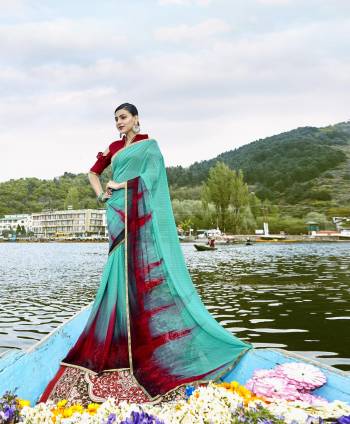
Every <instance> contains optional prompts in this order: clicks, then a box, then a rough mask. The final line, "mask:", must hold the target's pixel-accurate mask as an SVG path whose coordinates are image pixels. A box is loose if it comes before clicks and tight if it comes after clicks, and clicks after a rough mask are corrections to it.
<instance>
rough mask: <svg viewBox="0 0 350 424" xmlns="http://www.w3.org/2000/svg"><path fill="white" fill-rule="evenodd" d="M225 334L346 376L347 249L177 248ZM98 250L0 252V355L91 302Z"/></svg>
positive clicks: (349, 348)
mask: <svg viewBox="0 0 350 424" xmlns="http://www.w3.org/2000/svg"><path fill="white" fill-rule="evenodd" d="M182 247H183V251H184V253H185V257H186V261H187V264H188V266H189V269H190V272H191V275H192V277H193V280H194V282H195V284H196V287H197V289H198V291H199V293H200V295H201V297H202V299H203V301H204V303H205V305H206V306H207V308H208V309H209V311H210V312H211V313H212V314H213V315H214V316H215V318H216V319H217V320H218V321H220V322H221V324H222V325H224V326H225V327H226V328H227V329H229V330H230V331H232V332H234V333H235V334H237V336H238V337H240V338H241V339H244V340H247V341H249V342H250V343H252V344H253V345H254V346H256V347H279V348H286V349H289V350H292V351H298V352H301V353H302V354H304V355H308V356H310V357H318V358H319V359H322V361H324V362H326V363H327V364H329V365H334V366H338V367H340V368H342V369H347V370H349V369H350V331H349V329H350V325H349V324H350V322H349V320H350V303H349V300H350V262H349V251H350V244H346V243H338V244H335V243H332V244H326V243H325V244H312V245H307V244H293V245H290V244H255V245H253V246H244V245H234V246H218V250H216V251H209V252H197V251H195V250H194V248H193V245H192V244H184V245H182ZM106 260H107V244H94V243H92V244H63V243H62V244H60V243H47V244H16V243H6V244H5V243H2V244H0V267H1V273H0V287H1V292H2V293H1V298H2V300H1V304H0V352H1V351H3V350H7V349H9V348H22V347H28V346H29V345H31V344H32V343H34V342H35V341H36V340H39V339H40V338H41V337H43V335H44V334H47V333H48V332H50V331H52V329H53V328H55V327H56V326H57V325H59V324H60V323H62V322H64V321H65V320H66V319H67V318H69V317H70V316H71V315H72V314H73V313H74V312H76V311H78V310H79V309H80V308H81V307H82V306H83V305H85V304H87V303H88V302H89V301H91V300H92V299H93V297H94V294H95V292H96V288H97V286H98V283H99V279H100V275H101V272H102V268H103V266H104V264H105V262H106Z"/></svg>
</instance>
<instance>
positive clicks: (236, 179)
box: [230, 169, 252, 234]
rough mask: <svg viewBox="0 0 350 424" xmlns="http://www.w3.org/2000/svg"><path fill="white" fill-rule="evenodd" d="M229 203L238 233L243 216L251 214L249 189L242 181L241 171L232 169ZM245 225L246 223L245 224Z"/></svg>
mask: <svg viewBox="0 0 350 424" xmlns="http://www.w3.org/2000/svg"><path fill="white" fill-rule="evenodd" d="M230 204H231V206H232V208H231V209H232V224H233V231H234V233H235V234H239V233H240V232H241V230H242V227H243V221H244V218H245V217H247V216H248V215H252V213H251V210H250V208H249V189H248V184H247V183H245V182H244V178H243V171H242V170H241V169H240V170H239V171H237V172H236V171H233V183H232V189H231V197H230ZM245 226H246V225H245Z"/></svg>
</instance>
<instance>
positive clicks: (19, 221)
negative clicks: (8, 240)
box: [0, 213, 33, 234]
mask: <svg viewBox="0 0 350 424" xmlns="http://www.w3.org/2000/svg"><path fill="white" fill-rule="evenodd" d="M18 226H20V227H21V228H24V230H25V232H26V233H28V232H29V231H32V226H33V220H32V215H31V214H27V213H19V214H12V215H4V217H3V218H0V234H2V233H3V232H4V231H10V232H13V231H16V230H17V228H18Z"/></svg>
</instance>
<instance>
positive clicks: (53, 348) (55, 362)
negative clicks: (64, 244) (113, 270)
mask: <svg viewBox="0 0 350 424" xmlns="http://www.w3.org/2000/svg"><path fill="white" fill-rule="evenodd" d="M90 310H91V306H90V305H89V306H88V307H86V308H84V309H82V310H81V311H80V312H79V313H78V314H76V315H75V316H73V317H72V318H71V319H70V320H68V321H67V322H66V323H64V324H62V325H61V326H60V327H58V328H56V329H55V330H54V331H53V332H52V333H50V334H48V335H47V336H46V337H45V338H44V339H43V340H41V341H40V342H38V343H37V344H36V345H34V346H33V347H31V348H30V349H28V350H27V351H15V352H12V351H11V352H9V353H7V354H6V353H5V354H4V355H2V356H1V357H0V396H1V395H2V394H3V393H4V392H5V391H6V390H11V391H16V393H17V395H18V396H19V397H20V398H22V399H28V400H30V401H31V404H32V405H34V404H35V403H36V402H37V401H38V399H39V398H40V395H41V394H42V392H43V391H44V389H45V388H46V386H47V384H48V383H49V382H50V381H51V379H52V378H53V377H54V376H55V374H56V372H57V371H58V369H59V365H60V361H61V360H62V358H64V357H65V356H66V354H67V353H68V351H69V350H70V348H71V347H72V346H73V345H74V344H75V342H76V340H77V339H78V337H79V335H80V333H81V332H82V330H83V328H84V326H85V324H86V322H87V319H88V316H89V313H90ZM294 361H298V362H307V363H312V364H314V365H316V366H317V367H319V368H320V369H322V371H323V372H324V373H325V375H326V376H327V384H325V385H324V386H323V387H321V388H320V389H318V390H315V392H314V393H315V394H318V395H320V396H323V397H325V398H326V399H328V400H335V399H338V400H342V401H344V402H348V403H350V375H349V374H347V373H345V372H344V371H340V370H338V369H336V368H333V367H330V366H328V365H325V364H322V363H321V362H318V361H314V360H310V359H308V358H305V357H303V356H301V355H296V354H294V353H292V352H288V351H286V350H282V349H252V350H250V351H248V352H247V353H246V354H245V355H244V356H243V357H242V358H241V360H240V361H239V363H238V364H237V365H236V367H235V368H234V369H233V370H232V371H231V372H229V373H228V374H226V375H225V376H224V377H223V378H222V380H223V381H233V380H235V381H238V382H239V383H240V384H245V383H246V381H247V380H248V379H249V378H251V377H252V375H253V372H254V370H256V369H259V368H267V369H270V368H273V367H274V366H275V365H277V364H281V363H284V362H294Z"/></svg>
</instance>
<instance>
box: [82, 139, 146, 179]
mask: <svg viewBox="0 0 350 424" xmlns="http://www.w3.org/2000/svg"><path fill="white" fill-rule="evenodd" d="M147 138H148V134H136V136H135V138H134V140H133V143H135V142H136V141H140V140H146V139H147ZM125 141H126V136H125V135H124V136H123V138H122V139H120V140H116V141H113V143H111V144H110V145H109V147H108V149H109V152H108V153H107V154H106V155H104V154H103V152H98V153H97V156H96V158H97V161H96V162H95V164H94V165H93V166H92V167H91V168H90V172H92V173H94V174H97V175H100V174H101V173H102V172H103V170H104V169H106V168H107V166H108V165H109V164H110V163H111V160H112V157H113V156H114V155H115V154H116V153H117V151H118V150H120V149H122V148H123V147H124V146H125Z"/></svg>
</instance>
